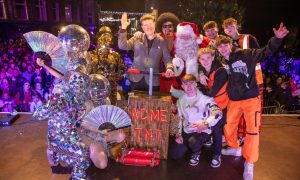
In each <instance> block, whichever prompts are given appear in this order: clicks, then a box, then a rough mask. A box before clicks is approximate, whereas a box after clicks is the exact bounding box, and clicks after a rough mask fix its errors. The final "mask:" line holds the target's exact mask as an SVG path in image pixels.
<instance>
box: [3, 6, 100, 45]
mask: <svg viewBox="0 0 300 180" xmlns="http://www.w3.org/2000/svg"><path fill="white" fill-rule="evenodd" d="M97 11H98V3H97V1H96V0H0V25H1V27H0V33H1V39H8V38H11V37H12V36H20V35H22V34H23V33H25V32H28V31H32V30H43V31H47V32H50V33H53V34H54V35H57V33H58V31H59V29H60V28H61V27H63V26H65V25H68V24H78V25H81V26H83V27H84V28H86V29H87V30H93V29H95V28H96V26H97V22H98V21H97Z"/></svg>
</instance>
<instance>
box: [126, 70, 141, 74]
mask: <svg viewBox="0 0 300 180" xmlns="http://www.w3.org/2000/svg"><path fill="white" fill-rule="evenodd" d="M127 72H129V73H133V74H141V71H140V70H138V69H128V70H127Z"/></svg>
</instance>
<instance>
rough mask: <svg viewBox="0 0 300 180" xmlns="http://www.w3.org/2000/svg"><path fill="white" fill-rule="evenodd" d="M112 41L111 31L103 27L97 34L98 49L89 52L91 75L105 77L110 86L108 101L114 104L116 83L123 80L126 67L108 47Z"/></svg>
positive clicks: (117, 54)
mask: <svg viewBox="0 0 300 180" xmlns="http://www.w3.org/2000/svg"><path fill="white" fill-rule="evenodd" d="M111 41H112V34H111V29H110V28H109V27H107V26H103V27H101V28H100V29H99V32H98V39H97V43H98V48H97V49H95V50H93V51H90V52H89V57H90V59H91V61H92V65H93V69H92V74H101V75H103V76H104V77H106V78H107V79H108V81H109V83H110V85H111V90H112V91H111V94H110V97H109V98H110V101H111V104H113V105H115V104H116V97H117V92H116V88H117V81H118V80H121V79H122V78H123V75H124V73H125V71H126V65H125V63H124V62H123V59H122V58H121V56H120V54H119V53H117V52H115V51H113V50H112V49H111V48H110V47H109V46H110V44H111Z"/></svg>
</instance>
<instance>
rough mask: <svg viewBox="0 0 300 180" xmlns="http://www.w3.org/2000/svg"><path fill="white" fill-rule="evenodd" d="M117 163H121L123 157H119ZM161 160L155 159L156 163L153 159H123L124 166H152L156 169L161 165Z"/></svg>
mask: <svg viewBox="0 0 300 180" xmlns="http://www.w3.org/2000/svg"><path fill="white" fill-rule="evenodd" d="M116 161H117V162H121V157H120V156H118V157H117V159H116ZM159 162H160V159H155V160H154V162H153V161H152V158H140V157H127V156H125V157H124V158H123V162H121V163H123V164H127V165H138V166H152V167H156V166H158V165H159Z"/></svg>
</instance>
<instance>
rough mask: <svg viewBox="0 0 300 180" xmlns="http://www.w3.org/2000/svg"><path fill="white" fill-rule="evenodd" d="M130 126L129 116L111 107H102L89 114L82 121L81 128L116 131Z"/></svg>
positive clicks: (117, 108)
mask: <svg viewBox="0 0 300 180" xmlns="http://www.w3.org/2000/svg"><path fill="white" fill-rule="evenodd" d="M130 125H131V119H130V117H129V115H128V114H127V113H126V112H125V111H124V110H122V109H121V108H119V107H117V106H113V105H102V106H98V107H96V108H94V109H93V110H92V111H91V112H89V113H88V114H87V115H86V116H85V118H84V119H83V121H82V126H84V127H88V128H89V129H94V130H104V129H110V130H116V129H122V128H126V127H128V126H130Z"/></svg>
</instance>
